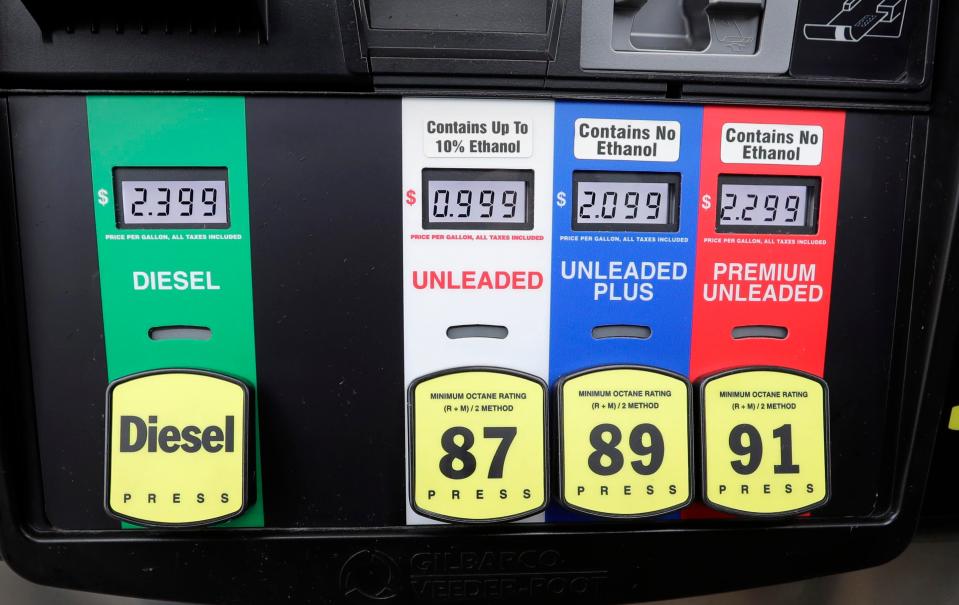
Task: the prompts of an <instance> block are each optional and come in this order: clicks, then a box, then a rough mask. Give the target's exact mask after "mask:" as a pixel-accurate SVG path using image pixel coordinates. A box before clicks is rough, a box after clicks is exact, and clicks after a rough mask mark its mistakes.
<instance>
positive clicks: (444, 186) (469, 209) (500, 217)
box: [423, 168, 533, 229]
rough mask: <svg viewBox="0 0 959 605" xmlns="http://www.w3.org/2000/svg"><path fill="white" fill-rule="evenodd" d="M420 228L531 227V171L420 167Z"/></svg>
mask: <svg viewBox="0 0 959 605" xmlns="http://www.w3.org/2000/svg"><path fill="white" fill-rule="evenodd" d="M423 191H424V192H425V193H426V202H425V203H424V204H423V228H424V229H532V228H533V171H532V170H483V169H479V170H462V169H443V168H427V169H424V170H423Z"/></svg>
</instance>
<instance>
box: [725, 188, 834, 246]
mask: <svg viewBox="0 0 959 605" xmlns="http://www.w3.org/2000/svg"><path fill="white" fill-rule="evenodd" d="M819 187H820V181H819V179H818V178H805V177H772V176H739V175H720V177H719V208H718V211H717V212H716V231H717V232H720V233H796V234H807V235H808V234H813V233H816V231H818V229H819Z"/></svg>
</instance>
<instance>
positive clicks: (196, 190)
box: [114, 168, 230, 229]
mask: <svg viewBox="0 0 959 605" xmlns="http://www.w3.org/2000/svg"><path fill="white" fill-rule="evenodd" d="M226 174H227V173H226V170H225V169H222V168H117V169H115V170H114V192H115V193H116V194H117V195H119V201H120V203H119V204H117V226H118V227H121V228H122V227H189V228H194V229H195V228H203V227H213V228H226V227H229V224H230V213H229V201H228V199H227V184H226V181H227V176H226Z"/></svg>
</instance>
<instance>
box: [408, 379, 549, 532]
mask: <svg viewBox="0 0 959 605" xmlns="http://www.w3.org/2000/svg"><path fill="white" fill-rule="evenodd" d="M410 405H411V408H412V409H411V413H410V421H411V435H412V443H411V450H412V460H411V473H410V476H411V481H412V487H411V489H410V492H411V495H412V504H413V508H414V509H416V511H417V512H419V513H420V514H423V515H426V516H428V517H433V518H436V519H442V520H445V521H462V522H480V521H504V520H509V519H517V518H519V517H524V516H527V515H530V514H532V513H535V512H537V511H539V510H541V509H543V508H544V507H545V506H546V493H547V486H546V460H547V458H546V386H545V385H544V384H543V383H542V382H540V381H539V380H536V379H534V378H532V377H528V376H525V375H519V374H516V373H512V372H507V371H504V370H492V369H475V370H459V371H452V372H449V373H443V374H439V375H433V376H428V377H426V378H424V379H421V380H419V381H417V382H416V383H414V384H413V386H412V388H411V389H410Z"/></svg>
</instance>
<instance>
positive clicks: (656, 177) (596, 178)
mask: <svg viewBox="0 0 959 605" xmlns="http://www.w3.org/2000/svg"><path fill="white" fill-rule="evenodd" d="M679 179H680V177H679V174H674V173H649V172H594V171H577V172H574V173H573V190H574V199H575V207H574V208H573V226H572V228H573V230H574V231H677V230H679Z"/></svg>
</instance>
